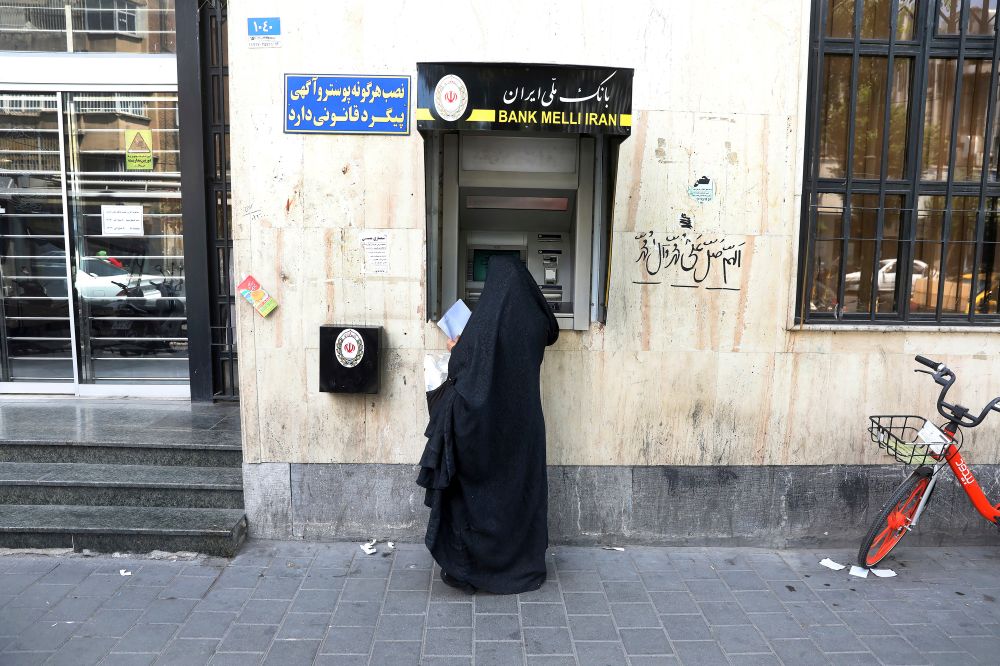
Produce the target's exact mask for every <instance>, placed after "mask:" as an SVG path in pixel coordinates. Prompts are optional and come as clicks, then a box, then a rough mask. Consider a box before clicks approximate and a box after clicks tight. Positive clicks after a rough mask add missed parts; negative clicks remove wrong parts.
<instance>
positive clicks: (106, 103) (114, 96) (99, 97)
mask: <svg viewBox="0 0 1000 666" xmlns="http://www.w3.org/2000/svg"><path fill="white" fill-rule="evenodd" d="M147 97H148V95H147V94H145V93H81V94H80V95H77V97H76V110H77V112H78V113H87V114H89V113H114V114H119V115H127V116H137V117H140V118H146V117H147V111H146V98H147Z"/></svg>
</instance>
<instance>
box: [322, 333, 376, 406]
mask: <svg viewBox="0 0 1000 666" xmlns="http://www.w3.org/2000/svg"><path fill="white" fill-rule="evenodd" d="M381 352H382V327H381V326H320V327H319V390H320V391H324V392H326V393H378V389H379V375H380V368H381V366H382V364H381V362H380V357H381Z"/></svg>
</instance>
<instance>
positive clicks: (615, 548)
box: [604, 546, 625, 553]
mask: <svg viewBox="0 0 1000 666" xmlns="http://www.w3.org/2000/svg"><path fill="white" fill-rule="evenodd" d="M604 550H617V551H618V552H619V553H624V552H625V549H624V548H622V547H621V546H604Z"/></svg>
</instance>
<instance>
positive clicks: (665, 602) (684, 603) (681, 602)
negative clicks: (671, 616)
mask: <svg viewBox="0 0 1000 666" xmlns="http://www.w3.org/2000/svg"><path fill="white" fill-rule="evenodd" d="M649 598H650V599H651V600H652V601H653V605H654V606H655V607H656V612H657V613H660V614H666V613H700V612H701V609H699V608H698V604H696V603H695V602H694V598H693V597H692V596H691V593H690V592H686V591H685V592H680V591H667V592H650V593H649Z"/></svg>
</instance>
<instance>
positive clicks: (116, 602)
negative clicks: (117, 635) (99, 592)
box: [101, 586, 160, 610]
mask: <svg viewBox="0 0 1000 666" xmlns="http://www.w3.org/2000/svg"><path fill="white" fill-rule="evenodd" d="M159 593H160V588H158V587H135V586H126V587H122V588H119V589H118V590H117V591H116V592H115V593H114V594H113V595H112V596H111V598H110V599H108V600H107V601H105V602H104V603H103V604H102V605H101V607H102V608H105V609H113V608H119V609H125V610H144V609H145V608H147V607H148V606H150V605H152V603H153V600H154V599H156V598H157V597H158V596H159Z"/></svg>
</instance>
